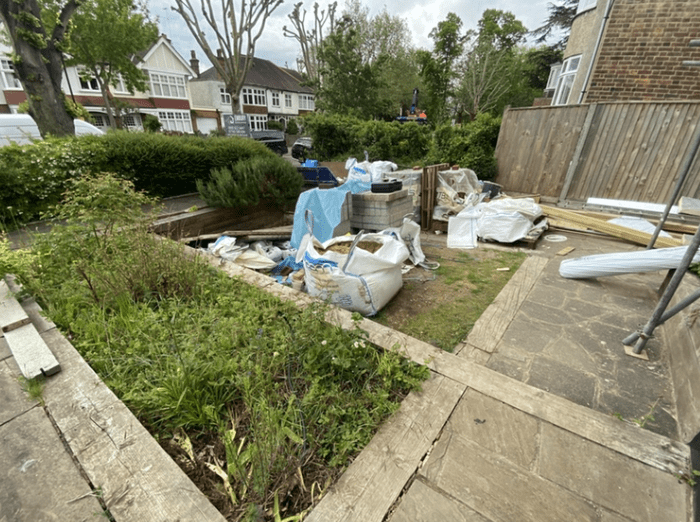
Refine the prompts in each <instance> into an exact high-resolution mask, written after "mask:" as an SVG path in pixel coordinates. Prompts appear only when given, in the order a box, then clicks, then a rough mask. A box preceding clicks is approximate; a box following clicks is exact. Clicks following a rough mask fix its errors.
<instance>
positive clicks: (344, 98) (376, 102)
mask: <svg viewBox="0 0 700 522" xmlns="http://www.w3.org/2000/svg"><path fill="white" fill-rule="evenodd" d="M360 44H361V41H360V37H359V35H358V32H357V31H356V30H355V28H354V25H353V22H352V21H351V20H349V19H344V20H342V21H341V22H339V23H338V24H337V26H336V29H335V31H334V32H333V33H331V34H330V35H328V36H327V37H326V39H325V40H324V41H323V43H322V44H321V48H320V50H319V54H320V58H321V62H322V64H323V67H322V69H321V75H322V76H323V83H322V85H321V87H320V89H319V90H318V92H317V99H318V102H317V106H318V107H319V109H322V110H325V111H328V112H333V113H338V114H347V115H352V116H357V117H361V118H373V117H376V116H377V115H380V114H384V113H386V112H387V111H388V104H387V103H386V101H385V100H382V99H381V98H380V97H379V93H380V92H381V89H382V87H383V85H382V82H381V79H380V75H379V71H380V70H381V67H382V59H378V60H375V61H374V62H372V63H368V62H366V61H365V60H364V59H363V56H362V54H361V52H360Z"/></svg>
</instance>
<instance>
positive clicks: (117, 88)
mask: <svg viewBox="0 0 700 522" xmlns="http://www.w3.org/2000/svg"><path fill="white" fill-rule="evenodd" d="M112 89H113V90H114V92H125V93H126V92H129V91H127V90H126V87H125V86H124V79H123V78H122V75H121V74H120V75H118V76H117V78H116V79H115V80H114V81H113V82H112Z"/></svg>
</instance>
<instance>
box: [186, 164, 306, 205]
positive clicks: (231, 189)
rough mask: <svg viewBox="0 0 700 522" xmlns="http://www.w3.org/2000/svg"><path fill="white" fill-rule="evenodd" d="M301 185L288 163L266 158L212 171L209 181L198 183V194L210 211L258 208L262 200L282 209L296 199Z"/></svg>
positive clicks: (294, 170)
mask: <svg viewBox="0 0 700 522" xmlns="http://www.w3.org/2000/svg"><path fill="white" fill-rule="evenodd" d="M303 184H304V180H303V178H302V176H301V175H300V174H299V172H298V171H297V170H296V169H295V168H294V167H293V166H292V165H291V164H290V163H289V162H287V161H286V160H284V159H282V158H279V157H277V156H266V157H255V158H250V159H247V160H244V161H239V162H238V163H235V164H233V165H231V166H230V167H223V168H215V169H212V171H211V179H210V180H209V181H206V182H205V181H204V180H197V190H198V191H199V194H200V195H201V196H202V198H203V199H204V201H206V203H207V204H208V205H210V206H213V207H231V208H240V207H245V206H249V205H257V204H258V202H259V201H260V199H261V198H262V199H272V200H273V201H275V203H277V204H278V205H280V206H282V205H284V203H285V202H286V201H287V200H289V199H292V198H295V197H296V196H298V195H299V191H300V190H301V187H302V185H303Z"/></svg>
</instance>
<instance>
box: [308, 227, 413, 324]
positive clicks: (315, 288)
mask: <svg viewBox="0 0 700 522" xmlns="http://www.w3.org/2000/svg"><path fill="white" fill-rule="evenodd" d="M360 241H373V242H377V243H380V244H381V247H380V248H379V249H378V250H377V251H376V252H374V253H371V252H369V251H367V250H364V249H362V248H359V247H358V246H357V243H359V242H360ZM341 243H346V244H349V245H350V249H349V252H348V253H347V254H342V253H338V252H333V251H332V250H328V248H329V247H330V246H332V245H336V244H341ZM302 245H303V249H304V253H303V262H304V272H305V281H306V289H307V292H308V293H309V295H311V296H314V297H318V298H320V299H323V300H324V301H329V302H331V303H333V304H336V305H338V306H340V307H342V308H345V309H347V310H351V311H353V312H359V313H361V314H363V315H375V314H376V313H377V312H378V311H379V310H381V309H382V308H383V307H384V306H385V305H386V304H387V303H388V302H389V301H390V300H391V299H392V298H393V297H394V296H395V295H396V293H397V292H398V291H399V290H400V289H401V286H402V285H403V279H402V276H401V265H402V264H403V262H404V261H405V260H406V259H407V258H408V256H409V252H408V249H407V248H406V245H404V243H403V242H401V241H398V240H396V239H394V238H392V237H390V236H389V235H384V234H366V235H361V236H357V237H355V236H347V237H346V236H344V237H338V238H334V239H331V240H329V241H326V242H325V243H323V244H321V243H319V242H318V241H317V240H316V239H315V238H313V237H312V236H311V235H310V234H307V235H306V236H304V238H303V241H302ZM300 250H301V249H300ZM320 251H323V254H320V253H319V252H320ZM297 257H299V255H298V256H297Z"/></svg>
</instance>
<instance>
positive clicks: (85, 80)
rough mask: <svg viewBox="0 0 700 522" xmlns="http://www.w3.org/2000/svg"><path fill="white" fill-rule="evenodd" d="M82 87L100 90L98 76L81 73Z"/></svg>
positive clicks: (89, 89) (83, 88)
mask: <svg viewBox="0 0 700 522" xmlns="http://www.w3.org/2000/svg"><path fill="white" fill-rule="evenodd" d="M80 88H81V89H82V90H84V91H95V92H100V86H99V84H98V83H97V78H95V77H94V76H93V77H88V76H83V75H82V74H81V75H80Z"/></svg>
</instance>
